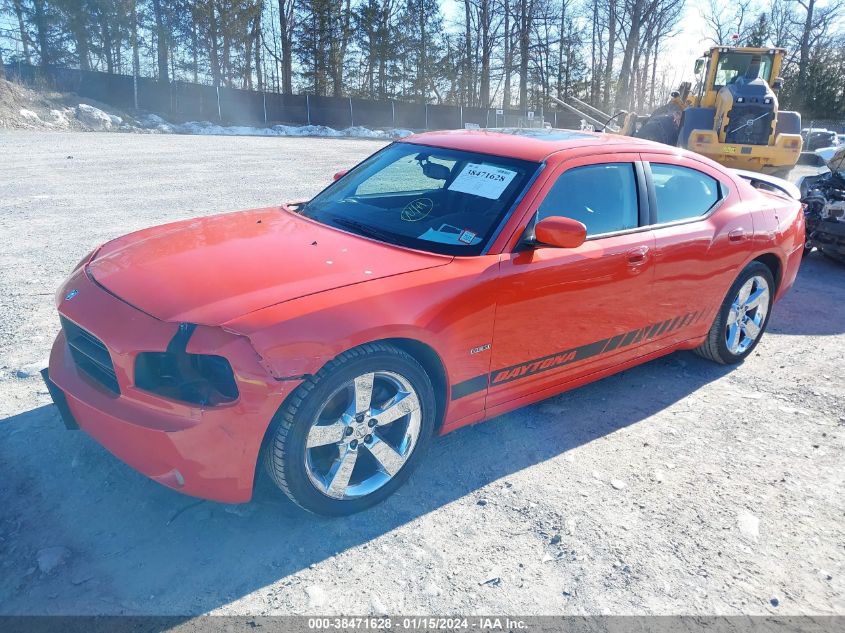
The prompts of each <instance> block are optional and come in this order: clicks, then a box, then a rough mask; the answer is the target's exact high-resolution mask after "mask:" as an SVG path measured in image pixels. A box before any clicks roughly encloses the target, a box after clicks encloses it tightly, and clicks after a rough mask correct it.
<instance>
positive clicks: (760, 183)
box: [733, 169, 801, 200]
mask: <svg viewBox="0 0 845 633" xmlns="http://www.w3.org/2000/svg"><path fill="white" fill-rule="evenodd" d="M733 172H734V173H735V174H736V175H737V176H739V177H740V178H743V179H745V180H747V181H748V182H750V183H751V186H752V187H754V188H755V189H762V190H763V191H773V192H774V193H782V194H785V195H786V196H788V197H790V198H793V199H795V200H800V199H801V190H800V189H798V187H796V186H795V185H793V184H792V183H791V182H789V181H788V180H784V179H783V178H777V177H775V176H769V175H767V174H760V173H758V172H756V171H745V170H743V169H734V170H733Z"/></svg>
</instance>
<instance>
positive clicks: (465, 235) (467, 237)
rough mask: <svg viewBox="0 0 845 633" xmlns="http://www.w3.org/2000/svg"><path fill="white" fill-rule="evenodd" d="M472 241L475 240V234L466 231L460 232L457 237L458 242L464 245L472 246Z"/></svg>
mask: <svg viewBox="0 0 845 633" xmlns="http://www.w3.org/2000/svg"><path fill="white" fill-rule="evenodd" d="M473 239H475V233H473V232H472V231H468V230H467V229H464V230H463V231H461V234H460V235H459V236H458V241H459V242H463V243H464V244H472V240H473Z"/></svg>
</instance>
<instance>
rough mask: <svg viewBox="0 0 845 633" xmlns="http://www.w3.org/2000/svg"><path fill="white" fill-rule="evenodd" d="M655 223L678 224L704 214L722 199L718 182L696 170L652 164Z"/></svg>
mask: <svg viewBox="0 0 845 633" xmlns="http://www.w3.org/2000/svg"><path fill="white" fill-rule="evenodd" d="M651 177H652V181H653V182H654V194H655V198H656V199H657V222H658V224H663V223H664V222H677V221H678V220H690V219H693V218H697V217H699V216H702V215H704V214H705V213H707V212H708V211H709V210H710V209H712V208H713V205H714V204H716V203H717V202H718V201H719V198H721V193H720V190H719V181H718V180H716V179H715V178H711V177H710V176H708V175H707V174H703V173H701V172H700V171H697V170H695V169H689V168H687V167H679V166H677V165H664V164H662V163H651Z"/></svg>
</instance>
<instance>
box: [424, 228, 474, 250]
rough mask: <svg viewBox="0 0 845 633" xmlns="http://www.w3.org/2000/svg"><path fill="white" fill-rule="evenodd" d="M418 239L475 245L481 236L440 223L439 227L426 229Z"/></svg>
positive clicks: (458, 244) (459, 244)
mask: <svg viewBox="0 0 845 633" xmlns="http://www.w3.org/2000/svg"><path fill="white" fill-rule="evenodd" d="M419 239H421V240H428V241H429V242H439V243H440V244H453V245H455V246H475V245H476V244H478V243H480V242H481V238H480V237H478V235H476V234H475V233H473V232H472V231H467V230H461V229H459V228H458V227H456V226H452V225H451V224H441V225H440V228H437V229H434V228H431V229H427V230H426V231H425V233H423V234H422V235H420V236H419ZM467 240H469V241H467Z"/></svg>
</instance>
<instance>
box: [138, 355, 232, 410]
mask: <svg viewBox="0 0 845 633" xmlns="http://www.w3.org/2000/svg"><path fill="white" fill-rule="evenodd" d="M135 386H136V387H138V388H139V389H143V390H144V391H149V392H150V393H154V394H156V395H159V396H164V397H165V398H171V399H173V400H181V401H182V402H189V403H191V404H201V405H207V406H214V405H219V404H227V403H229V402H234V401H235V400H237V399H238V386H237V384H236V383H235V374H234V372H233V371H232V366H231V365H230V364H229V361H228V360H226V359H225V358H223V357H222V356H215V355H211V354H188V353H186V352H142V353H140V354H138V356H137V357H136V359H135Z"/></svg>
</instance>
